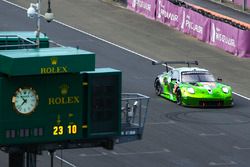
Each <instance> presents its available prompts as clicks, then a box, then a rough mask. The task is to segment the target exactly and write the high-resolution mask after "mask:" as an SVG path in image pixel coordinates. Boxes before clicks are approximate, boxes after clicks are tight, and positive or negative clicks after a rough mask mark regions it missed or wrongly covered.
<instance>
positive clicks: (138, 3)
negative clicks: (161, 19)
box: [132, 0, 151, 11]
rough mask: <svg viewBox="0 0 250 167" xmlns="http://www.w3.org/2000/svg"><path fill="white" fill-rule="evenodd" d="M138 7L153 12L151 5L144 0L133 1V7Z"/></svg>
mask: <svg viewBox="0 0 250 167" xmlns="http://www.w3.org/2000/svg"><path fill="white" fill-rule="evenodd" d="M136 6H137V7H140V8H143V9H145V10H148V11H151V4H149V3H146V2H144V1H143V0H133V1H132V7H133V8H135V7H136Z"/></svg>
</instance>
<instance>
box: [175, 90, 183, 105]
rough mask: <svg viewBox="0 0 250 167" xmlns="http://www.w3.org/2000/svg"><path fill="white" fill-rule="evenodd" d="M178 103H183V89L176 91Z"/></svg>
mask: <svg viewBox="0 0 250 167" xmlns="http://www.w3.org/2000/svg"><path fill="white" fill-rule="evenodd" d="M176 103H177V104H178V105H181V104H182V97H181V90H180V89H178V90H177V92H176Z"/></svg>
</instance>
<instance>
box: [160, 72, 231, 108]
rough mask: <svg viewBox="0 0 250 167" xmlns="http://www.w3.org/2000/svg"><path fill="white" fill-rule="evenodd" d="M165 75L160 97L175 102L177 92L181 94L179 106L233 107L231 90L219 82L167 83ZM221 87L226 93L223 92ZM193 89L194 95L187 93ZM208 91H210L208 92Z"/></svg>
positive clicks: (174, 81) (173, 81)
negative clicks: (226, 90)
mask: <svg viewBox="0 0 250 167" xmlns="http://www.w3.org/2000/svg"><path fill="white" fill-rule="evenodd" d="M167 80H168V78H167V75H166V76H165V78H164V81H165V82H163V83H162V84H161V86H162V93H161V94H160V95H161V96H162V97H164V98H166V99H169V100H171V101H174V102H177V91H180V93H181V105H183V106H191V107H206V106H212V107H219V106H221V107H222V106H224V107H229V106H232V105H233V97H232V88H231V87H230V86H227V85H224V84H222V83H219V82H197V83H192V84H190V83H182V82H179V83H177V82H176V80H172V81H170V82H167ZM223 87H226V88H227V89H228V93H224V92H223V90H222V89H223ZM189 88H193V90H194V93H190V92H189V91H188V89H189ZM209 90H210V91H209Z"/></svg>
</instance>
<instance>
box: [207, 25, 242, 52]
mask: <svg viewBox="0 0 250 167" xmlns="http://www.w3.org/2000/svg"><path fill="white" fill-rule="evenodd" d="M238 33H239V29H237V28H236V27H233V26H232V25H230V24H227V23H223V22H220V21H217V20H211V29H210V44H212V45H215V46H217V47H219V48H222V49H224V50H225V51H227V52H230V53H232V54H234V55H237V54H238V53H237V40H238Z"/></svg>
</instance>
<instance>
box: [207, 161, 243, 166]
mask: <svg viewBox="0 0 250 167" xmlns="http://www.w3.org/2000/svg"><path fill="white" fill-rule="evenodd" d="M237 164H238V163H236V162H234V161H230V162H228V163H224V162H222V163H218V162H209V164H208V165H209V166H232V165H237Z"/></svg>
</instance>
